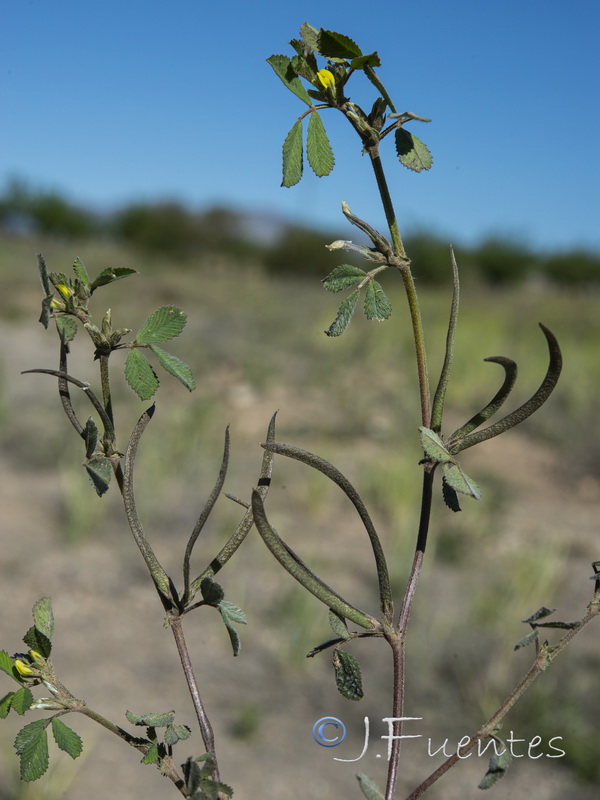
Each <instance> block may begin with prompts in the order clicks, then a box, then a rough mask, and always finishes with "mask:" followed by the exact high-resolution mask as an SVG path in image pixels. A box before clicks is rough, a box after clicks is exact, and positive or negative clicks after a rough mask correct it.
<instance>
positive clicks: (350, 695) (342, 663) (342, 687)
mask: <svg viewBox="0 0 600 800" xmlns="http://www.w3.org/2000/svg"><path fill="white" fill-rule="evenodd" d="M333 667H334V669H335V682H336V685H337V688H338V691H339V693H340V694H341V695H343V696H344V697H345V698H346V699H347V700H360V699H361V697H362V696H363V689H362V675H361V672H360V665H359V663H358V661H357V660H356V659H355V658H354V656H353V655H352V654H351V653H347V652H346V651H345V650H340V649H339V648H337V647H336V648H335V650H334V651H333Z"/></svg>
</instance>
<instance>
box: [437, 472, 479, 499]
mask: <svg viewBox="0 0 600 800" xmlns="http://www.w3.org/2000/svg"><path fill="white" fill-rule="evenodd" d="M442 469H443V471H444V478H445V479H446V481H447V483H448V485H449V486H451V487H452V488H453V489H454V490H455V491H457V492H461V494H466V495H468V496H469V497H474V498H475V500H481V489H480V488H479V486H478V485H477V484H476V483H475V481H474V480H472V479H471V478H469V476H468V475H466V474H465V473H464V472H463V471H462V469H461V467H460V465H459V464H456V463H454V464H452V463H447V464H442Z"/></svg>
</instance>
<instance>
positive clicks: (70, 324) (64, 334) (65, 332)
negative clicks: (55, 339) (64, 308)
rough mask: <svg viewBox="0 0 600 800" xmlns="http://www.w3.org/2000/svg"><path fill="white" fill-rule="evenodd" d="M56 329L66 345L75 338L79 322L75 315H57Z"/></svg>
mask: <svg viewBox="0 0 600 800" xmlns="http://www.w3.org/2000/svg"><path fill="white" fill-rule="evenodd" d="M55 321H56V330H57V331H58V335H59V336H60V340H61V342H62V343H63V344H64V345H67V344H69V342H72V341H73V339H74V338H75V334H76V333H77V330H78V328H77V322H76V321H75V320H74V319H73V317H66V316H65V315H64V314H59V315H58V316H57V317H55Z"/></svg>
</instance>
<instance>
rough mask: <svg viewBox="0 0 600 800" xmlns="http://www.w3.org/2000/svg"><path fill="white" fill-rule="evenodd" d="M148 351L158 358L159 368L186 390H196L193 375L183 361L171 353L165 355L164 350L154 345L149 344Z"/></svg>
mask: <svg viewBox="0 0 600 800" xmlns="http://www.w3.org/2000/svg"><path fill="white" fill-rule="evenodd" d="M150 350H152V352H153V353H154V355H155V356H156V357H157V358H158V362H159V364H160V365H161V367H162V368H163V369H165V370H166V371H167V372H169V373H170V374H171V375H173V376H174V377H175V378H177V380H178V381H181V383H183V385H184V386H185V388H186V389H188V390H189V391H190V392H192V391H193V390H194V389H195V388H196V380H195V378H194V373H193V372H192V370H191V369H190V367H188V365H187V364H186V363H185V362H184V361H181V359H179V358H177V357H176V356H174V355H172V354H171V353H167V351H166V350H163V349H162V348H161V347H159V346H158V345H156V344H151V345H150Z"/></svg>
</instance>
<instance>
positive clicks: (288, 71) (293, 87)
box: [267, 55, 312, 106]
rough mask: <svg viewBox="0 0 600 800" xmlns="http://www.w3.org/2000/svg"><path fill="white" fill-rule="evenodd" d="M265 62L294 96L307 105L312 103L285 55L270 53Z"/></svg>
mask: <svg viewBox="0 0 600 800" xmlns="http://www.w3.org/2000/svg"><path fill="white" fill-rule="evenodd" d="M267 64H270V65H271V66H272V67H273V69H274V70H275V74H276V75H277V77H278V78H280V79H281V80H282V81H283V83H284V84H285V85H286V86H287V88H288V89H289V90H290V92H293V93H294V94H295V95H296V97H299V98H300V100H302V102H304V103H306V105H307V106H311V105H312V103H311V101H310V97H309V96H308V92H307V91H306V89H305V88H304V86H303V85H302V82H301V80H300V78H299V77H298V76H297V75H296V73H295V72H294V70H293V69H292V62H291V60H290V59H289V58H288V57H287V56H282V55H272V56H270V57H269V58H267Z"/></svg>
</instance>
